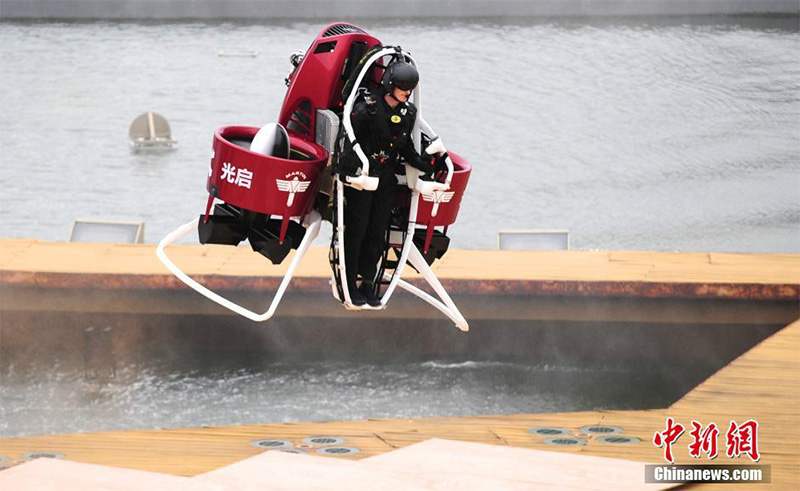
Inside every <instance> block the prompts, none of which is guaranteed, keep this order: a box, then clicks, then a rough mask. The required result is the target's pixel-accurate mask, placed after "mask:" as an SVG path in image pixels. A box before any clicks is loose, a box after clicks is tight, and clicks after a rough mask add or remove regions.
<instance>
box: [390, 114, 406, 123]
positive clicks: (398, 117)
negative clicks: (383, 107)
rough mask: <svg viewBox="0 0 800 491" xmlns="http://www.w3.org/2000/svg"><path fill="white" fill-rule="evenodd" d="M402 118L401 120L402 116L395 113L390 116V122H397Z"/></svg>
mask: <svg viewBox="0 0 800 491" xmlns="http://www.w3.org/2000/svg"><path fill="white" fill-rule="evenodd" d="M402 120H403V118H401V117H400V116H398V115H397V114H395V115H394V116H392V123H399V122H400V121H402Z"/></svg>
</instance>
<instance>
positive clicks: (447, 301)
mask: <svg viewBox="0 0 800 491" xmlns="http://www.w3.org/2000/svg"><path fill="white" fill-rule="evenodd" d="M408 260H409V261H410V262H411V264H412V265H413V266H414V267H415V268H417V270H418V271H419V272H420V273H421V274H422V276H423V277H424V278H425V281H427V282H428V284H429V285H431V287H433V290H434V291H435V292H436V294H437V295H439V298H441V301H439V300H438V299H436V298H435V297H433V296H431V295H429V294H427V293H426V292H424V291H422V290H420V289H419V288H417V287H416V286H414V285H412V284H411V283H409V282H407V281H405V280H400V281H399V282H398V283H397V285H398V286H399V287H400V288H402V289H404V290H406V291H407V292H409V293H412V294H414V295H416V296H418V297H419V298H421V299H422V300H425V301H426V302H428V303H429V304H430V305H432V306H434V307H436V309H437V310H439V312H441V313H443V314H444V315H446V316H447V317H448V318H450V320H451V321H453V322H454V323H455V325H456V327H457V328H459V329H461V330H462V331H465V332H466V331H469V324H468V323H467V320H466V319H464V316H463V315H461V312H460V311H459V310H458V307H456V304H455V303H453V300H452V299H451V298H450V295H448V294H447V291H446V290H445V289H444V287H443V286H442V284H441V283H440V282H439V278H437V277H436V275H435V274H433V270H431V267H430V266H428V263H427V262H426V261H425V258H424V257H423V256H422V253H421V252H419V249H417V246H415V245H412V246H411V253H410V254H409V257H408Z"/></svg>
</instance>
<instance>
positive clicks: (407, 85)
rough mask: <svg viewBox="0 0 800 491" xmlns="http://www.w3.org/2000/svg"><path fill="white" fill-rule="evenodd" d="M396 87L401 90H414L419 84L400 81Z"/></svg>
mask: <svg viewBox="0 0 800 491" xmlns="http://www.w3.org/2000/svg"><path fill="white" fill-rule="evenodd" d="M394 86H395V87H397V88H398V89H400V90H414V88H415V87H416V86H417V83H416V82H411V81H406V80H403V81H400V80H398V81H397V82H395V84H394Z"/></svg>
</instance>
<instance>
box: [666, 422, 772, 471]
mask: <svg viewBox="0 0 800 491" xmlns="http://www.w3.org/2000/svg"><path fill="white" fill-rule="evenodd" d="M685 430H686V428H685V427H684V426H683V425H682V424H680V423H676V422H675V420H674V419H673V418H667V422H666V428H665V429H664V431H661V432H657V433H656V434H655V435H653V445H655V446H656V447H660V448H663V449H664V460H665V461H667V462H669V463H670V464H672V463H674V462H675V459H674V456H673V454H672V445H673V444H674V443H676V442H677V441H678V439H680V437H681V435H683V433H684V432H685ZM719 434H720V431H719V428H717V425H716V423H713V422H712V423H709V424H708V426H705V427H703V425H702V424H701V423H699V422H697V421H695V420H692V429H691V431H690V432H689V436H690V437H691V439H692V441H691V443H689V446H688V448H689V455H691V456H692V457H694V458H696V459H699V458H700V456H701V455H702V454H706V456H707V458H708V460H714V459H716V458H717V456H718V455H719V450H718V439H719ZM725 455H726V456H727V457H729V458H738V457H739V456H740V455H746V456H748V457H749V458H750V460H752V461H753V462H758V461H759V460H760V459H761V454H760V453H759V451H758V422H757V421H755V420H752V419H749V420H747V421H745V422H744V423H742V424H741V425H739V424H737V423H736V422H735V421H731V422H730V425H729V426H728V431H727V432H726V433H725Z"/></svg>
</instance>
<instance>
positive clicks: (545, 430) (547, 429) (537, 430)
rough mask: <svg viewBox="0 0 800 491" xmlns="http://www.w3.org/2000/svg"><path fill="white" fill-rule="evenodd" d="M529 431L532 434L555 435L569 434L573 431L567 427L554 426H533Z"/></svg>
mask: <svg viewBox="0 0 800 491" xmlns="http://www.w3.org/2000/svg"><path fill="white" fill-rule="evenodd" d="M528 433H530V434H531V435H541V436H555V435H569V434H572V432H571V431H570V430H568V429H565V428H555V427H552V426H534V427H532V428H528Z"/></svg>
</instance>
